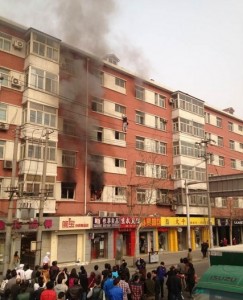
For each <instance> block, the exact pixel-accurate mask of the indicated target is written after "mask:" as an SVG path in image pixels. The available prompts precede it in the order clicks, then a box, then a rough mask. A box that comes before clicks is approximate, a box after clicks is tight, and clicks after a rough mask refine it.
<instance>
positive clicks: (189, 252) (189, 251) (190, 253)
mask: <svg viewBox="0 0 243 300" xmlns="http://www.w3.org/2000/svg"><path fill="white" fill-rule="evenodd" d="M187 260H188V262H190V263H191V262H192V248H189V249H188V253H187Z"/></svg>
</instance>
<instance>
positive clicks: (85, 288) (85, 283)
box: [78, 266, 89, 300]
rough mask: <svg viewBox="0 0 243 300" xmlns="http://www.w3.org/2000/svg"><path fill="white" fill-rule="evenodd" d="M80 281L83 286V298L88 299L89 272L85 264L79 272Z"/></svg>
mask: <svg viewBox="0 0 243 300" xmlns="http://www.w3.org/2000/svg"><path fill="white" fill-rule="evenodd" d="M78 277H79V282H80V284H81V286H82V288H83V300H85V299H86V295H87V293H88V285H89V284H88V274H87V271H86V270H85V268H84V266H81V267H80V272H79V273H78Z"/></svg>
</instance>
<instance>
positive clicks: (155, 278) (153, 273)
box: [152, 270, 160, 300]
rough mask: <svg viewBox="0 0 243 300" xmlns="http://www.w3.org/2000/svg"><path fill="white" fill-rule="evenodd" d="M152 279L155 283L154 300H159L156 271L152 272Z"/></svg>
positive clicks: (158, 281)
mask: <svg viewBox="0 0 243 300" xmlns="http://www.w3.org/2000/svg"><path fill="white" fill-rule="evenodd" d="M152 278H153V280H154V283H155V286H154V291H155V300H159V299H160V280H159V277H158V275H157V271H156V270H153V271H152Z"/></svg>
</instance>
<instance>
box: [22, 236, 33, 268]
mask: <svg viewBox="0 0 243 300" xmlns="http://www.w3.org/2000/svg"><path fill="white" fill-rule="evenodd" d="M33 241H36V233H25V234H22V237H21V250H20V262H21V264H28V265H29V266H30V268H32V269H33V268H34V266H35V252H34V251H31V250H30V249H31V242H33Z"/></svg>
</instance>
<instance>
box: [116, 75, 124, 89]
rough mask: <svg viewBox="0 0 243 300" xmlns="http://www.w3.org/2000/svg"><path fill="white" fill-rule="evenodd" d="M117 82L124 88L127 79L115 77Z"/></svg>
mask: <svg viewBox="0 0 243 300" xmlns="http://www.w3.org/2000/svg"><path fill="white" fill-rule="evenodd" d="M115 84H116V85H118V86H120V87H122V88H125V87H126V81H125V80H123V79H121V78H118V77H116V79H115Z"/></svg>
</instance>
